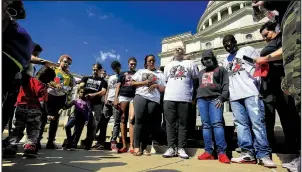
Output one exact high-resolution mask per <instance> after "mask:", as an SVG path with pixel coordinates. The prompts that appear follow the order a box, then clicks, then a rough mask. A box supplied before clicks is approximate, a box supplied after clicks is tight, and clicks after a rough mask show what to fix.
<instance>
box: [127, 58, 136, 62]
mask: <svg viewBox="0 0 302 172" xmlns="http://www.w3.org/2000/svg"><path fill="white" fill-rule="evenodd" d="M131 61H135V63H137V60H136V58H135V57H130V58H129V59H128V63H130V62H131Z"/></svg>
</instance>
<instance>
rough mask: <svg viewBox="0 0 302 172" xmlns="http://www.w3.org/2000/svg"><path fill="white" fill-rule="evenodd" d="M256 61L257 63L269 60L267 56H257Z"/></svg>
mask: <svg viewBox="0 0 302 172" xmlns="http://www.w3.org/2000/svg"><path fill="white" fill-rule="evenodd" d="M254 61H255V63H256V64H264V63H267V62H268V58H267V57H257V58H255V60H254Z"/></svg>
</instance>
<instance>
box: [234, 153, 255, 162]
mask: <svg viewBox="0 0 302 172" xmlns="http://www.w3.org/2000/svg"><path fill="white" fill-rule="evenodd" d="M231 161H232V162H234V163H242V164H256V163H257V161H256V159H255V157H254V156H253V155H251V154H250V153H244V152H242V153H241V154H240V155H239V157H237V158H232V159H231Z"/></svg>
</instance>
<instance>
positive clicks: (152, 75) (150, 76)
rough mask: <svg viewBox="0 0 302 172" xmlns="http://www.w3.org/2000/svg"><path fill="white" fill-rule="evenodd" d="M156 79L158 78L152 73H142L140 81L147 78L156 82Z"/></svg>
mask: <svg viewBox="0 0 302 172" xmlns="http://www.w3.org/2000/svg"><path fill="white" fill-rule="evenodd" d="M157 79H158V78H157V77H156V76H155V75H154V74H153V73H143V74H142V81H146V80H149V81H153V82H156V81H157Z"/></svg>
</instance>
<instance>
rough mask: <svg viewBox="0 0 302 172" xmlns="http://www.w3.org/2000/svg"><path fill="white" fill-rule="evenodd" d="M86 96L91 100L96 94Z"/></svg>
mask: <svg viewBox="0 0 302 172" xmlns="http://www.w3.org/2000/svg"><path fill="white" fill-rule="evenodd" d="M86 97H87V98H88V99H89V100H91V99H94V97H95V95H94V94H91V93H90V94H87V95H86Z"/></svg>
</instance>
